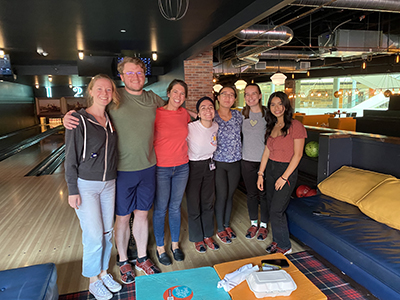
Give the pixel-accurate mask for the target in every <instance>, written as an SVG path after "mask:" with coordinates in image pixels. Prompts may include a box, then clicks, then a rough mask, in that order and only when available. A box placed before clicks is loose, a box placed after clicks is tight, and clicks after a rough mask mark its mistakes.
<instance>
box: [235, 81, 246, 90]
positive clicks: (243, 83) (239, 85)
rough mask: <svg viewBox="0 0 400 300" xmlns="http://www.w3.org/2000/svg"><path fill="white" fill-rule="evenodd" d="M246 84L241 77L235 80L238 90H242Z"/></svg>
mask: <svg viewBox="0 0 400 300" xmlns="http://www.w3.org/2000/svg"><path fill="white" fill-rule="evenodd" d="M246 85H247V82H246V81H244V80H243V79H239V80H238V81H236V82H235V86H236V88H237V89H238V90H244V88H245V87H246Z"/></svg>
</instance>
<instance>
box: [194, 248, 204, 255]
mask: <svg viewBox="0 0 400 300" xmlns="http://www.w3.org/2000/svg"><path fill="white" fill-rule="evenodd" d="M194 250H196V252H197V253H201V254H204V253H206V252H207V250H206V251H203V252H202V251H199V250H197V249H194Z"/></svg>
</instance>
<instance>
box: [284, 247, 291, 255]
mask: <svg viewBox="0 0 400 300" xmlns="http://www.w3.org/2000/svg"><path fill="white" fill-rule="evenodd" d="M292 252H293V250H292V248H290V249H289V250H288V251H286V252H285V253H283V255H286V254H290V253H292Z"/></svg>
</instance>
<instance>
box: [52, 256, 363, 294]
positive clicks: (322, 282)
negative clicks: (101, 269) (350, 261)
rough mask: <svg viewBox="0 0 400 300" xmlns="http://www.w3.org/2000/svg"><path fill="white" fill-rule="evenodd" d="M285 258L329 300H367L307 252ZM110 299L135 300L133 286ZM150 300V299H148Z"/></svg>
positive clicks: (127, 287)
mask: <svg viewBox="0 0 400 300" xmlns="http://www.w3.org/2000/svg"><path fill="white" fill-rule="evenodd" d="M287 258H288V259H289V260H290V261H291V262H292V263H293V264H294V265H295V266H296V267H297V268H298V269H299V270H300V271H301V272H302V273H303V274H304V275H306V276H307V278H308V279H309V280H311V281H312V282H313V283H314V284H315V285H316V286H317V287H318V288H319V289H320V290H321V291H322V292H323V293H324V294H325V295H326V296H327V297H328V299H329V300H339V299H346V300H363V299H368V298H365V297H364V296H363V294H362V293H361V292H359V291H358V290H356V289H355V288H354V287H353V286H352V285H350V283H348V282H346V281H345V280H344V279H343V278H341V277H340V276H338V275H336V274H335V273H334V272H332V271H331V270H330V269H329V268H328V267H326V266H325V265H324V264H323V263H322V262H320V261H319V260H318V259H317V258H315V257H314V256H313V255H312V254H310V253H309V252H307V251H303V252H298V253H294V254H290V255H287ZM89 299H90V300H92V299H94V297H93V296H92V295H91V294H90V293H89V292H88V291H85V292H79V293H72V294H67V295H61V296H60V298H59V300H89ZM112 299H115V300H116V299H118V300H135V299H136V297H135V284H130V285H125V286H124V287H123V289H122V290H121V291H120V292H119V293H116V294H114V297H113V298H112ZM148 300H151V299H148Z"/></svg>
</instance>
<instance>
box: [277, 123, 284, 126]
mask: <svg viewBox="0 0 400 300" xmlns="http://www.w3.org/2000/svg"><path fill="white" fill-rule="evenodd" d="M284 124H285V123H280V124H278V123H275V125H276V126H278V127H282V126H283V125H284Z"/></svg>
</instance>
